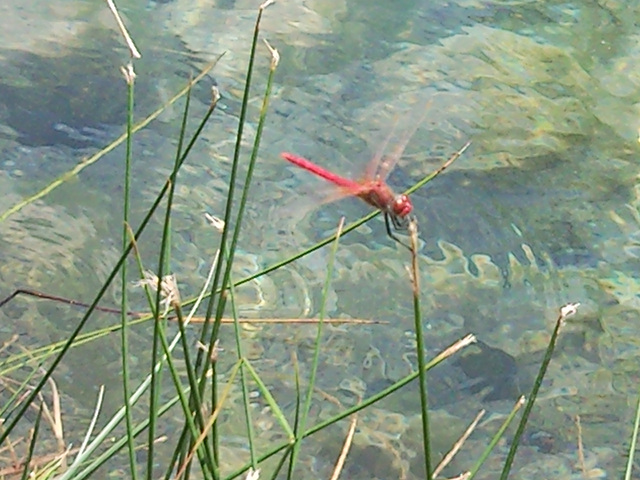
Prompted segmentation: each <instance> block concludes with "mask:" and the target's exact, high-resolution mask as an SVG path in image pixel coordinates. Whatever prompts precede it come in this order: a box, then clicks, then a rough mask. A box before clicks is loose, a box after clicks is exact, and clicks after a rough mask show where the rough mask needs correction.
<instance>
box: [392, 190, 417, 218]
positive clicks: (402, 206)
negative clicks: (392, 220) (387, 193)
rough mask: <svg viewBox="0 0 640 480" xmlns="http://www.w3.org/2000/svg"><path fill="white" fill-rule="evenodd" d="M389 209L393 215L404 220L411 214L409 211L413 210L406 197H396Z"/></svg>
mask: <svg viewBox="0 0 640 480" xmlns="http://www.w3.org/2000/svg"><path fill="white" fill-rule="evenodd" d="M391 209H392V210H393V214H394V215H396V216H398V217H400V218H404V217H406V216H407V215H409V214H410V213H411V210H413V204H412V203H411V200H410V199H409V197H408V196H407V195H404V194H402V195H397V196H396V198H395V199H394V200H393V205H391Z"/></svg>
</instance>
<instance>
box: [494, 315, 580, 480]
mask: <svg viewBox="0 0 640 480" xmlns="http://www.w3.org/2000/svg"><path fill="white" fill-rule="evenodd" d="M567 307H568V306H565V307H563V308H562V309H561V310H560V316H559V317H558V319H557V320H556V326H555V328H554V329H553V333H552V334H551V339H550V340H549V345H547V350H546V352H545V354H544V358H543V360H542V364H541V365H540V369H539V370H538V375H537V376H536V380H535V382H534V383H533V388H532V389H531V393H530V394H529V398H528V400H527V404H526V405H525V407H524V410H523V412H522V417H521V418H520V423H519V424H518V428H517V430H516V433H515V435H514V436H513V440H512V441H511V447H510V448H509V453H508V454H507V458H506V460H505V462H504V466H503V468H502V473H501V475H500V480H507V478H508V477H509V471H510V470H511V466H512V465H513V460H514V459H515V456H516V452H517V450H518V446H519V445H520V439H521V438H522V435H523V434H524V429H525V427H526V426H527V420H529V415H530V414H531V409H532V408H533V404H534V403H535V401H536V398H537V397H538V392H539V391H540V386H541V385H542V380H544V376H545V375H546V373H547V368H548V367H549V363H550V362H551V357H552V356H553V351H554V350H555V348H556V342H557V340H558V334H559V333H560V327H561V326H562V325H563V324H564V321H565V319H566V318H567V316H569V315H571V314H573V313H574V312H575V308H576V307H577V304H576V305H573V306H572V308H573V311H570V310H567Z"/></svg>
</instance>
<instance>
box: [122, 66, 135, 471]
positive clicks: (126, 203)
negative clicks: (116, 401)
mask: <svg viewBox="0 0 640 480" xmlns="http://www.w3.org/2000/svg"><path fill="white" fill-rule="evenodd" d="M123 73H124V75H125V80H126V82H127V141H126V150H125V162H124V192H123V202H122V203H123V211H122V251H123V252H124V251H126V250H127V246H128V244H129V241H130V240H129V210H130V200H131V161H132V145H133V132H132V130H133V106H134V84H135V73H134V70H133V61H130V62H129V64H128V65H127V67H125V68H124V69H123ZM121 279H122V285H121V292H120V295H121V303H120V312H121V313H120V324H121V325H122V328H121V330H120V342H121V345H120V350H121V360H122V394H123V397H124V413H125V415H124V417H125V424H126V428H127V449H128V459H129V470H130V472H131V478H133V480H136V479H137V478H138V471H137V470H138V469H137V465H136V455H135V447H136V446H135V442H134V438H133V436H132V435H131V431H132V428H133V418H132V415H131V405H130V404H129V397H130V391H129V380H130V375H129V358H130V357H129V328H128V326H127V322H128V320H129V318H128V315H127V312H128V311H129V307H128V302H127V262H123V264H122V275H121Z"/></svg>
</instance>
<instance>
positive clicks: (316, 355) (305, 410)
mask: <svg viewBox="0 0 640 480" xmlns="http://www.w3.org/2000/svg"><path fill="white" fill-rule="evenodd" d="M343 226H344V217H342V218H341V219H340V223H339V224H338V229H337V231H336V235H335V237H336V240H335V242H334V244H333V248H332V249H331V254H330V255H329V263H328V264H327V275H326V276H325V279H324V285H323V287H322V296H321V303H320V312H319V315H318V317H319V318H318V328H317V330H316V340H315V345H314V349H313V360H312V362H311V372H310V374H309V386H308V387H307V393H306V396H305V401H304V406H303V407H302V414H301V415H300V423H299V425H298V430H297V431H298V432H300V431H304V429H305V427H306V424H307V418H308V416H309V411H310V410H311V400H312V399H313V390H314V388H315V386H316V375H317V373H318V364H319V362H320V348H321V345H322V327H323V324H324V316H325V313H326V308H327V298H328V297H329V286H330V285H331V279H332V277H333V266H334V263H335V258H336V253H337V252H338V245H339V244H340V235H341V234H342V227H343ZM302 438H303V437H302V436H300V435H296V441H295V443H294V445H293V451H292V453H291V458H290V460H289V471H288V475H287V478H289V479H292V478H295V477H294V476H293V472H294V469H295V466H296V462H297V460H298V455H299V454H300V447H301V445H302Z"/></svg>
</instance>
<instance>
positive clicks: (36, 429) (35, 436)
mask: <svg viewBox="0 0 640 480" xmlns="http://www.w3.org/2000/svg"><path fill="white" fill-rule="evenodd" d="M43 408H44V403H41V404H40V408H39V409H38V416H37V417H36V421H35V424H34V426H33V433H32V434H31V441H30V442H29V451H28V452H27V458H25V459H24V469H23V470H22V476H21V477H20V478H21V479H22V480H27V479H28V478H29V477H31V476H32V472H31V471H30V469H29V466H30V465H31V460H32V459H33V452H35V450H36V443H37V439H38V433H39V432H40V421H41V420H42V410H43ZM34 471H35V469H34ZM34 476H35V475H34Z"/></svg>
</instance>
